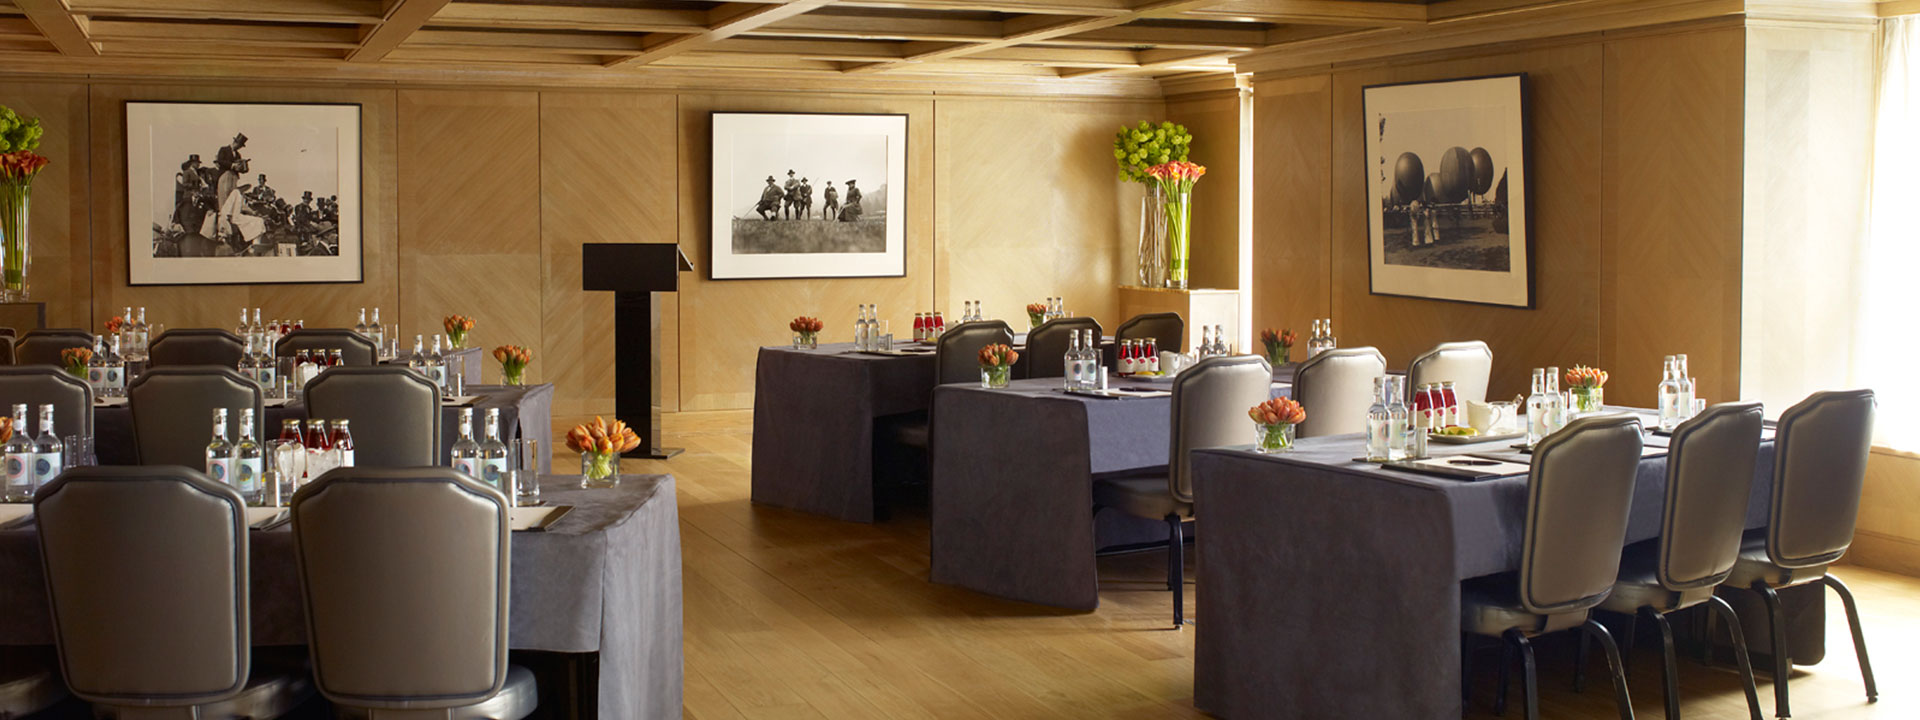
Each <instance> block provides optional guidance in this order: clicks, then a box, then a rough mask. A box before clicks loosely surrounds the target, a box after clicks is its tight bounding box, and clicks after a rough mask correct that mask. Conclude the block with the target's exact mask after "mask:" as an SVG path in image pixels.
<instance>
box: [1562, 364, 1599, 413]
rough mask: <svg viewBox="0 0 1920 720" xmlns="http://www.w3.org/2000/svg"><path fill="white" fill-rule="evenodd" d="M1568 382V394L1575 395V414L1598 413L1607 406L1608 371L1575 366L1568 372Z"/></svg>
mask: <svg viewBox="0 0 1920 720" xmlns="http://www.w3.org/2000/svg"><path fill="white" fill-rule="evenodd" d="M1566 381H1567V392H1568V393H1570V394H1572V395H1573V411H1574V412H1580V413H1597V412H1600V408H1601V407H1602V406H1603V405H1605V404H1606V396H1605V394H1604V392H1605V391H1604V388H1605V386H1606V384H1607V371H1605V370H1601V369H1600V368H1596V367H1587V366H1585V365H1575V366H1573V369H1572V370H1568V371H1567V377H1566Z"/></svg>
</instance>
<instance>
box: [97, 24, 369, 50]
mask: <svg viewBox="0 0 1920 720" xmlns="http://www.w3.org/2000/svg"><path fill="white" fill-rule="evenodd" d="M88 30H89V36H90V37H92V38H93V39H94V41H96V42H99V43H102V44H105V43H112V42H134V43H140V42H156V43H220V44H223V45H252V46H260V47H306V48H333V49H337V50H349V49H352V48H356V47H359V46H360V35H359V33H358V32H357V31H356V29H355V28H353V27H351V26H345V25H257V24H249V25H236V24H229V23H193V24H189V23H169V22H152V21H144V20H94V21H93V22H92V23H91V24H90V25H89V26H88Z"/></svg>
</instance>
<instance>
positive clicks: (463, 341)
mask: <svg viewBox="0 0 1920 720" xmlns="http://www.w3.org/2000/svg"><path fill="white" fill-rule="evenodd" d="M466 346H467V334H466V333H460V334H458V335H455V334H453V333H447V349H449V350H459V349H461V348H464V347H466Z"/></svg>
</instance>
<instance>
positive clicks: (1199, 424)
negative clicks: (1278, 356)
mask: <svg viewBox="0 0 1920 720" xmlns="http://www.w3.org/2000/svg"><path fill="white" fill-rule="evenodd" d="M1272 385H1273V366H1272V365H1268V364H1267V360H1266V358H1262V357H1257V356H1254V355H1232V356H1221V357H1210V358H1207V359H1205V360H1201V361H1200V362H1199V363H1197V364H1195V365H1194V366H1193V367H1190V368H1187V369H1185V370H1182V371H1180V374H1179V375H1178V376H1176V377H1174V380H1173V402H1172V406H1173V417H1172V425H1171V427H1172V432H1171V433H1169V434H1170V435H1171V436H1172V438H1171V439H1172V444H1171V445H1170V446H1169V447H1168V452H1167V489H1168V491H1170V492H1172V493H1173V497H1174V499H1176V500H1179V501H1180V502H1187V503H1190V502H1193V464H1192V462H1191V461H1190V460H1191V457H1192V453H1193V451H1195V450H1204V449H1206V448H1214V447H1222V446H1226V445H1241V444H1245V443H1248V442H1251V441H1252V439H1253V435H1254V432H1253V421H1252V420H1249V419H1247V409H1248V408H1251V407H1253V406H1255V405H1259V404H1260V403H1263V402H1266V401H1267V399H1268V398H1270V397H1272V396H1273V391H1272V389H1271V388H1272Z"/></svg>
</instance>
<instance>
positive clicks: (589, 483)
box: [567, 417, 640, 487]
mask: <svg viewBox="0 0 1920 720" xmlns="http://www.w3.org/2000/svg"><path fill="white" fill-rule="evenodd" d="M637 447H640V436H639V435H635V434H634V433H633V429H632V428H629V427H627V424H626V423H624V422H621V421H619V420H615V421H613V423H612V424H608V423H607V420H606V418H603V417H595V418H594V419H593V422H591V423H588V424H585V425H575V426H573V429H572V430H570V431H568V432H567V449H568V450H572V451H574V452H577V453H580V486H581V487H610V486H613V485H618V484H620V453H623V452H630V451H632V450H633V449H634V448H637Z"/></svg>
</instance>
